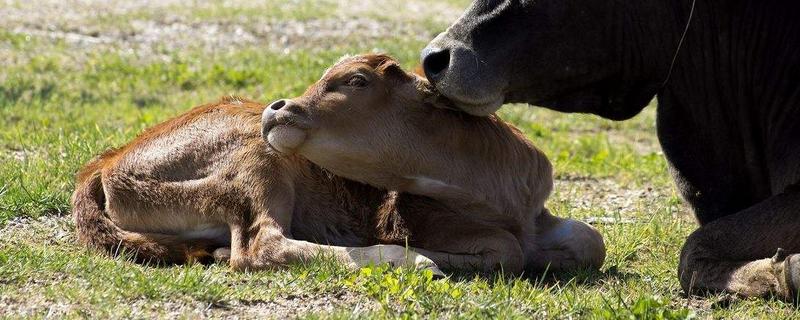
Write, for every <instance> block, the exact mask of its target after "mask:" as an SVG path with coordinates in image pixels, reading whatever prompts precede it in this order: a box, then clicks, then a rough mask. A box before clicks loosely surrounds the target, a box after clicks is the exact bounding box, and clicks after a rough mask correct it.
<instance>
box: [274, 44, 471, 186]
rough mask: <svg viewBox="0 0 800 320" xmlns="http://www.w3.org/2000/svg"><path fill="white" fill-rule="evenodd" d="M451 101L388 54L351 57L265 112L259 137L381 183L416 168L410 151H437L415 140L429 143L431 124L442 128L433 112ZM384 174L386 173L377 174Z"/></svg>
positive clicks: (357, 177)
mask: <svg viewBox="0 0 800 320" xmlns="http://www.w3.org/2000/svg"><path fill="white" fill-rule="evenodd" d="M446 103H447V101H446V100H444V99H443V98H440V97H439V96H438V95H437V94H436V93H434V92H433V91H431V87H430V84H429V83H428V82H427V81H426V80H425V79H423V78H421V77H419V76H416V75H414V74H410V73H406V72H405V71H403V70H402V69H401V68H400V67H399V66H398V64H397V63H396V62H395V61H394V60H392V59H391V58H390V57H388V56H386V55H378V54H370V55H361V56H354V57H348V58H345V59H343V60H341V61H340V62H338V63H337V64H335V65H334V66H333V67H331V68H330V69H328V70H326V71H325V73H324V74H323V76H322V78H321V79H320V80H319V81H317V82H316V83H315V84H314V85H312V86H311V87H309V88H308V90H306V92H305V93H304V94H303V95H302V96H300V97H297V98H294V99H281V100H278V101H275V102H273V103H272V104H270V105H269V106H268V107H267V108H266V109H265V110H264V113H263V116H262V126H263V127H262V134H263V137H264V139H266V141H267V143H268V144H269V145H270V147H271V148H272V149H274V150H276V151H277V152H280V153H285V154H293V153H296V154H299V155H302V156H303V157H305V158H307V159H309V160H311V161H312V162H314V163H316V164H318V165H320V166H322V167H325V168H327V169H329V170H331V171H332V172H333V173H335V174H337V175H340V176H344V177H348V178H350V179H354V180H359V181H364V182H370V183H372V184H381V181H382V179H383V180H385V179H389V178H388V177H390V176H392V175H393V174H398V173H397V172H393V169H397V170H400V169H401V167H403V166H404V165H412V164H411V162H412V161H411V160H409V159H408V153H409V152H413V153H415V154H424V153H426V152H433V151H434V150H420V149H419V148H426V146H425V145H423V144H417V143H416V142H418V141H420V140H424V139H422V136H424V135H425V131H426V130H427V129H426V128H430V127H433V126H439V125H442V124H441V123H435V122H434V123H432V122H431V121H430V118H429V117H430V116H431V115H432V114H433V113H437V112H438V113H439V115H440V116H441V112H443V111H444V110H442V109H440V108H443V107H446ZM446 112H447V113H453V114H456V113H458V112H455V111H449V110H448V111H446ZM459 114H460V113H459ZM453 117H458V116H455V115H453ZM453 134H458V132H453ZM428 140H430V138H428ZM387 160H391V162H392V163H391V166H390V165H389V164H388V163H386V161H387ZM383 173H385V174H386V177H381V176H374V175H379V174H383ZM387 184H389V182H387Z"/></svg>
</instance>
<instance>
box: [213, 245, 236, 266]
mask: <svg viewBox="0 0 800 320" xmlns="http://www.w3.org/2000/svg"><path fill="white" fill-rule="evenodd" d="M211 256H213V257H214V261H215V262H217V263H220V262H228V261H230V260H231V248H217V249H216V250H214V252H213V253H212V254H211Z"/></svg>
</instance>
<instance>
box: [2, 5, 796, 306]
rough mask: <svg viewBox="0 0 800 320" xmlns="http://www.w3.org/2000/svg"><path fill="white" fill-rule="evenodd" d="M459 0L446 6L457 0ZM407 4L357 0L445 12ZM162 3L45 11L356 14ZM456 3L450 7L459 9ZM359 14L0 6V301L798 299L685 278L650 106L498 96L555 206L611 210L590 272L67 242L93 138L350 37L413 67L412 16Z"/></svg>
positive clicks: (285, 76) (293, 66)
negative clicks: (611, 114) (250, 262)
mask: <svg viewBox="0 0 800 320" xmlns="http://www.w3.org/2000/svg"><path fill="white" fill-rule="evenodd" d="M467 2H468V1H465V0H454V1H448V2H446V3H443V4H440V5H441V6H448V5H449V6H453V7H454V8H458V7H463V6H465V5H466V3H467ZM353 3H357V2H353ZM404 3H405V2H397V1H395V2H388V4H386V7H375V8H366V9H364V12H363V15H361V14H360V13H359V17H362V18H363V19H372V20H373V21H377V22H378V23H385V24H386V26H389V27H390V28H398V26H400V27H402V26H408V28H412V29H413V28H420V26H421V28H423V29H425V30H427V32H428V33H429V34H431V35H432V34H435V33H436V32H439V31H441V30H442V29H444V28H445V27H446V23H447V22H446V21H443V20H442V19H439V17H438V16H439V15H438V14H437V13H431V14H427V15H420V14H418V13H408V12H404V11H403V10H406V9H405V8H406V7H405V5H404ZM362 5H363V4H362ZM418 5H422V6H424V5H425V4H418ZM14 6H15V7H21V8H24V7H26V6H30V4H28V3H22V2H17V3H15V4H14ZM168 8H169V9H168V10H161V9H150V8H146V7H145V8H135V9H132V10H130V12H127V13H113V14H110V13H109V14H106V15H104V16H103V17H102V19H98V20H91V19H85V21H83V22H81V21H79V22H75V21H72V20H63V21H61V20H58V21H56V25H57V26H61V25H74V24H76V23H78V24H80V23H85V24H87V25H90V28H89V29H90V30H99V31H98V32H100V35H101V36H102V35H105V34H111V35H113V34H114V32H116V31H126V30H131V28H130V23H131V22H132V21H136V20H148V19H153V20H160V19H165V17H167V16H168V15H169V14H175V15H177V16H179V17H183V18H182V19H187V20H188V21H191V22H192V23H204V21H212V22H214V23H244V24H246V25H248V26H250V27H253V25H255V24H257V23H260V22H264V21H266V22H270V21H272V22H275V21H278V22H280V21H284V20H286V21H291V22H294V23H306V22H314V21H316V20H318V19H329V20H330V19H334V20H335V19H342V20H346V19H349V18H352V17H353V14H352V13H347V10H344V13H342V10H340V9H341V8H339V7H338V5H337V4H336V2H333V1H326V2H316V1H291V2H289V3H288V4H284V3H283V2H280V1H267V2H264V3H259V4H247V3H244V4H242V3H238V2H235V1H234V2H233V4H232V5H231V6H227V5H219V4H211V5H205V6H203V7H200V8H199V9H196V8H191V7H188V6H184V5H182V4H180V3H175V4H169V5H168ZM452 10H453V12H454V15H456V16H457V14H458V11H459V10H458V9H452ZM259 12H263V13H264V14H263V15H260V14H259ZM392 13H398V14H392ZM14 18H15V19H16V18H20V17H14ZM54 19H60V18H58V17H55V18H54ZM392 19H394V20H392ZM412 25H413V26H412ZM389 27H387V28H389ZM412 29H409V30H412ZM69 30H72V29H69ZM69 30H68V31H69ZM413 30H416V29H413ZM358 31H359V30H358V29H356V30H354V31H353V32H354V34H353V35H350V36H348V37H345V39H347V41H343V40H342V39H339V38H336V39H334V40H329V41H327V42H325V40H317V41H323V42H313V43H308V44H303V43H301V45H300V46H299V47H297V48H295V49H293V50H289V51H282V50H274V49H275V48H271V50H266V49H267V48H268V47H270V46H274V44H272V43H257V44H253V45H234V46H230V47H226V48H208V47H207V46H204V45H200V44H198V45H189V46H187V47H182V48H174V47H170V46H169V43H167V42H158V41H156V42H155V43H151V44H147V45H137V44H132V45H129V43H126V42H125V41H124V40H120V41H119V42H114V43H112V44H101V45H86V44H75V43H71V42H69V41H68V40H63V39H61V40H59V39H54V38H50V37H47V36H43V35H28V34H25V33H17V32H15V31H14V28H12V27H11V26H9V25H4V24H2V22H0V60H2V61H5V62H4V65H3V67H2V69H0V128H1V129H0V228H2V231H0V317H5V316H11V317H14V316H23V317H45V316H47V315H48V313H50V314H51V315H56V316H59V317H60V316H66V317H131V318H136V317H153V316H156V317H176V316H177V317H196V316H227V315H243V316H245V317H254V316H259V315H260V317H265V316H266V317H281V315H292V316H303V317H308V318H329V317H332V318H350V317H359V318H375V317H389V318H395V317H401V318H428V317H437V318H438V317H456V316H459V317H462V316H463V317H469V318H487V317H502V318H530V317H535V318H597V319H616V318H627V319H632V318H636V319H639V318H646V319H683V318H687V317H691V316H696V317H700V318H705V317H715V318H716V317H724V318H760V317H765V316H766V315H770V317H792V315H793V311H794V309H793V308H792V307H791V306H790V305H787V304H784V303H782V302H779V301H773V300H768V301H763V300H745V301H742V300H737V299H733V298H731V297H727V296H712V297H707V298H687V297H684V296H683V295H682V294H681V293H680V288H679V285H678V283H677V279H676V274H675V273H676V266H677V259H678V253H679V251H680V248H681V244H682V242H683V239H684V238H685V237H686V236H687V235H688V234H689V233H690V232H691V230H693V229H694V228H695V223H694V221H693V220H692V218H691V214H690V212H689V210H688V208H687V206H686V205H685V204H684V203H683V202H682V201H681V200H680V198H679V197H678V196H677V195H676V193H675V190H674V187H673V185H672V182H671V179H670V177H669V175H668V172H667V165H666V163H665V160H664V158H663V156H662V155H661V153H660V149H659V148H658V144H657V140H656V137H655V128H654V123H655V112H654V108H653V107H650V108H648V109H646V110H645V111H644V112H643V113H642V114H641V115H639V116H637V117H636V118H634V119H632V120H629V121H626V122H612V121H607V120H602V119H599V118H598V117H595V116H589V115H579V114H559V113H555V112H551V111H548V110H545V109H541V108H531V107H528V106H507V107H505V108H504V109H503V110H502V111H501V112H500V114H501V116H502V117H503V118H504V119H506V120H508V121H510V122H512V123H514V124H515V125H517V126H518V127H519V128H520V129H522V130H523V132H525V133H526V134H527V136H528V137H529V138H530V139H531V140H532V141H533V142H534V143H535V144H536V145H537V146H538V147H539V148H541V149H542V150H543V151H544V152H545V153H546V154H547V155H548V156H549V157H550V159H551V161H552V162H553V164H554V166H555V172H556V177H557V180H558V182H557V185H556V190H555V191H554V194H553V196H552V198H551V199H550V200H549V201H548V204H547V205H548V207H549V208H551V210H552V211H553V212H554V213H555V214H557V215H560V216H568V217H573V218H579V219H584V218H590V217H612V218H617V219H618V220H619V221H621V222H620V223H607V224H599V225H597V227H598V228H599V229H600V230H601V232H602V233H603V235H604V236H605V239H606V244H607V246H608V258H607V261H606V264H605V266H604V267H603V269H602V270H601V271H600V272H576V273H573V274H558V275H550V274H545V275H528V276H526V277H522V278H514V277H507V276H504V275H501V274H496V275H480V276H476V275H466V274H456V275H454V276H452V277H451V278H449V279H444V280H434V279H432V278H431V277H430V274H426V273H424V272H416V271H410V270H391V269H387V268H385V267H380V266H378V267H373V268H366V269H363V270H361V271H359V272H351V271H347V270H344V269H343V268H342V267H341V266H338V265H336V264H334V263H331V262H330V261H327V260H325V259H320V261H317V262H314V263H311V264H309V265H297V266H292V267H291V268H289V269H288V270H281V271H274V272H266V271H265V272H256V273H235V272H232V271H230V270H229V269H228V268H227V267H225V266H219V265H217V266H210V267H203V266H197V265H193V266H177V267H168V268H159V267H150V266H141V265H136V264H132V263H130V262H128V261H127V260H126V259H124V258H119V259H109V258H106V257H105V256H101V255H97V254H95V253H93V252H89V251H86V250H84V249H83V248H81V247H79V246H77V245H76V244H75V241H74V236H73V232H74V230H73V226H72V223H71V221H70V219H69V218H68V217H67V216H68V214H69V210H70V209H69V205H68V199H69V196H70V193H71V191H72V189H73V176H74V174H75V172H76V171H77V170H78V169H79V168H80V166H81V165H82V164H84V163H85V162H86V161H88V160H89V159H90V158H92V157H93V156H94V155H96V154H98V153H99V152H101V151H102V150H104V149H106V148H109V147H113V146H119V145H121V144H123V143H125V142H126V141H128V140H130V139H131V138H133V137H134V136H135V135H136V134H137V133H139V132H141V131H142V130H143V129H144V128H146V127H148V126H152V125H153V124H156V123H158V122H160V121H163V120H165V119H168V118H170V117H172V116H175V115H177V114H179V113H181V112H183V111H185V110H187V109H189V108H190V107H192V106H194V105H198V104H201V103H205V102H210V101H214V100H216V99H217V98H218V97H220V96H224V95H228V94H237V95H241V96H245V97H250V98H253V99H256V100H259V101H264V102H267V101H270V100H273V99H277V98H283V97H292V96H296V95H298V94H300V93H301V92H302V91H303V90H304V89H305V87H306V86H308V85H309V84H311V83H312V82H314V81H315V80H316V79H318V78H319V76H320V74H321V72H322V71H323V70H324V69H325V68H326V67H327V66H328V65H330V64H331V63H332V62H334V61H336V60H337V59H338V58H339V57H340V56H342V55H344V54H347V53H358V52H364V51H373V50H379V51H385V52H389V53H391V54H392V55H394V56H396V57H397V58H399V59H400V60H401V61H402V63H403V65H405V66H406V67H413V66H414V65H416V63H417V59H418V52H419V50H420V49H421V48H422V47H423V46H424V45H425V42H424V39H420V38H419V37H415V36H412V35H409V34H408V32H405V33H404V32H398V33H392V32H387V33H386V34H387V36H382V37H377V38H376V37H369V36H361V35H359V33H358ZM390 31H391V30H390ZM278 49H279V48H278ZM62 217H63V218H62ZM28 218H29V219H28ZM627 222H631V223H627Z"/></svg>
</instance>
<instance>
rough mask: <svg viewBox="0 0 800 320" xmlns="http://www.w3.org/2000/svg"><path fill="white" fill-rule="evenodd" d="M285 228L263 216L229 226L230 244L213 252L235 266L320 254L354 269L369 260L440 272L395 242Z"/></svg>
mask: <svg viewBox="0 0 800 320" xmlns="http://www.w3.org/2000/svg"><path fill="white" fill-rule="evenodd" d="M284 230H286V228H283V227H281V226H278V225H276V224H275V223H274V222H273V221H272V220H271V219H263V220H261V221H258V222H256V223H254V224H251V225H249V226H247V227H243V226H238V225H233V226H231V248H230V252H229V253H228V252H227V251H226V249H225V248H222V249H217V250H216V251H215V252H214V256H215V257H217V258H218V259H221V260H224V259H226V258H228V257H229V259H230V265H231V267H233V268H234V269H236V270H264V269H276V268H281V267H285V266H287V265H290V264H295V263H306V262H309V261H312V260H314V259H319V258H332V259H334V260H336V261H338V262H340V263H342V264H344V265H345V266H348V267H350V268H353V269H356V268H359V267H363V266H367V265H370V264H382V263H388V264H389V265H391V266H393V267H401V266H402V267H413V268H418V269H430V270H431V271H433V272H434V274H437V275H442V272H441V271H440V270H439V268H438V267H437V266H436V264H435V263H434V262H433V261H432V260H431V259H429V258H427V257H425V256H423V255H421V254H419V253H417V252H415V251H413V250H410V249H407V248H405V247H401V246H398V245H374V246H368V247H340V246H330V245H322V244H317V243H312V242H308V241H302V240H295V239H292V238H291V236H290V235H287V234H286V233H285V231H284Z"/></svg>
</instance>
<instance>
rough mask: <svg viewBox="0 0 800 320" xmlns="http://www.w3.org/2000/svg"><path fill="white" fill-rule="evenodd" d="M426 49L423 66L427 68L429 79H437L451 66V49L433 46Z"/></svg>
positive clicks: (426, 73) (426, 72)
mask: <svg viewBox="0 0 800 320" xmlns="http://www.w3.org/2000/svg"><path fill="white" fill-rule="evenodd" d="M426 51H427V52H426V54H425V57H424V58H423V60H422V68H423V69H424V70H425V76H426V77H428V80H430V81H436V80H437V79H438V78H440V77H441V76H442V75H443V74H444V72H445V71H446V70H447V68H448V67H449V66H450V50H448V49H438V48H431V49H427V50H426Z"/></svg>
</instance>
